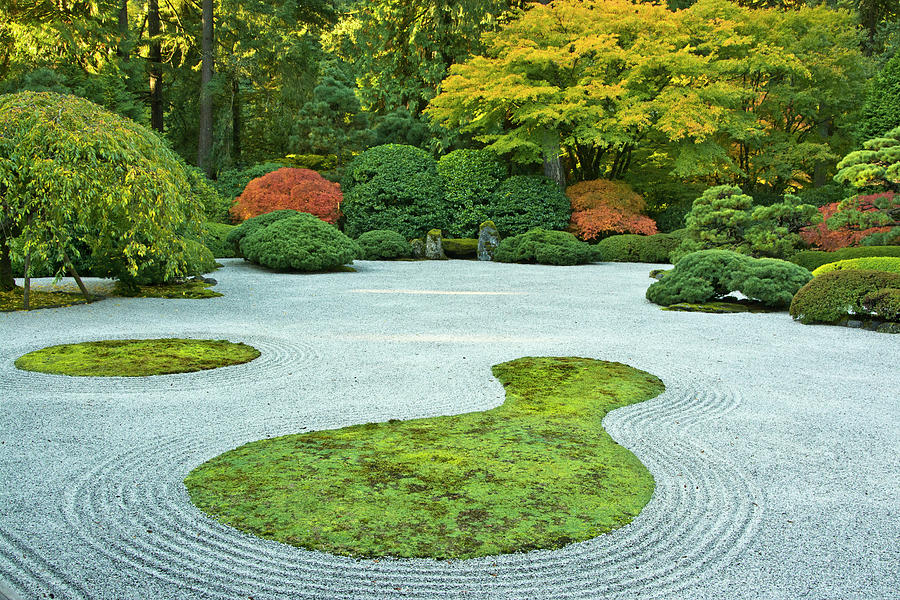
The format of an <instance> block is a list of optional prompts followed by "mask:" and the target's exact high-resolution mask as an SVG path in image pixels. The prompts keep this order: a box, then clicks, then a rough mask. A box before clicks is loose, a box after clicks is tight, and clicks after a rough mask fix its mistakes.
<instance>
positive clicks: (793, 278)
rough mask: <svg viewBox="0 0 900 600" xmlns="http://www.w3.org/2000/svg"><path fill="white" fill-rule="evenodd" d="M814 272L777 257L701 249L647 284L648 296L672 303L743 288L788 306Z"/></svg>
mask: <svg viewBox="0 0 900 600" xmlns="http://www.w3.org/2000/svg"><path fill="white" fill-rule="evenodd" d="M811 278H812V274H811V273H810V272H809V271H807V270H806V269H804V268H803V267H800V266H798V265H795V264H793V263H789V262H787V261H783V260H778V259H775V258H751V257H749V256H746V255H744V254H739V253H737V252H732V251H729V250H701V251H699V252H694V253H692V254H688V255H687V256H685V257H684V258H682V259H681V260H679V261H678V262H677V263H675V268H674V269H672V271H671V272H669V273H667V274H666V276H665V277H663V278H662V279H661V280H660V281H657V282H655V283H653V284H651V285H650V287H649V288H647V299H648V300H649V301H650V302H653V303H654V304H660V305H662V306H670V305H672V304H677V303H680V302H690V303H698V302H708V301H710V300H713V299H715V298H722V297H724V296H726V295H727V294H729V293H731V292H735V291H738V292H741V293H742V294H744V295H745V296H747V297H748V298H750V299H752V300H758V301H759V302H761V303H762V304H764V305H766V306H772V307H782V306H784V307H786V306H788V305H789V304H790V303H791V298H793V296H794V294H795V293H796V292H797V290H798V289H800V288H801V287H802V286H803V285H804V284H805V283H806V282H808V281H809V280H810V279H811Z"/></svg>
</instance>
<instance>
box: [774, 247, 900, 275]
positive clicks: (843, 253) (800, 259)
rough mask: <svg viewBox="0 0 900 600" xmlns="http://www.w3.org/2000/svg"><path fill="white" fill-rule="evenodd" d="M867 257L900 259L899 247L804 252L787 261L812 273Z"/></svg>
mask: <svg viewBox="0 0 900 600" xmlns="http://www.w3.org/2000/svg"><path fill="white" fill-rule="evenodd" d="M867 256H897V257H900V246H859V247H857V248H841V249H840V250H835V251H834V252H824V251H822V250H804V251H802V252H798V253H797V254H795V255H794V256H792V257H791V258H790V259H789V260H790V261H791V262H792V263H794V264H798V265H800V266H801V267H803V268H805V269H809V270H810V271H814V270H815V269H818V268H819V267H821V266H822V265H827V264H828V263H831V262H837V261H839V260H847V259H850V258H863V257H867Z"/></svg>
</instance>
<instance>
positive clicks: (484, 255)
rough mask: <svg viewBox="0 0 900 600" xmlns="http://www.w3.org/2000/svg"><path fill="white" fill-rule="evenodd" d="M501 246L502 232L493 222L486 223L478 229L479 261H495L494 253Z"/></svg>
mask: <svg viewBox="0 0 900 600" xmlns="http://www.w3.org/2000/svg"><path fill="white" fill-rule="evenodd" d="M499 245H500V232H499V231H497V227H496V226H495V225H494V222H493V221H485V222H484V223H482V224H481V227H480V228H479V229H478V260H494V251H495V250H496V249H497V246H499Z"/></svg>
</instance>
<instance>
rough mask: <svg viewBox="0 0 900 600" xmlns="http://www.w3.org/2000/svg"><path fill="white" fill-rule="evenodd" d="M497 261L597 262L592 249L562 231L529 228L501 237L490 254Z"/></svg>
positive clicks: (541, 262) (579, 263)
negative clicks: (492, 253)
mask: <svg viewBox="0 0 900 600" xmlns="http://www.w3.org/2000/svg"><path fill="white" fill-rule="evenodd" d="M494 260H495V261H497V262H521V263H538V264H542V265H583V264H587V263H590V262H594V261H595V260H597V253H596V250H595V249H594V247H593V246H591V245H590V244H588V243H586V242H582V241H581V240H579V239H578V238H576V237H575V236H574V235H572V234H571V233H568V232H565V231H547V230H545V229H532V230H531V231H528V232H526V233H521V234H519V235H516V236H513V237H508V238H505V239H504V240H503V241H501V242H500V245H499V246H497V250H496V252H495V253H494Z"/></svg>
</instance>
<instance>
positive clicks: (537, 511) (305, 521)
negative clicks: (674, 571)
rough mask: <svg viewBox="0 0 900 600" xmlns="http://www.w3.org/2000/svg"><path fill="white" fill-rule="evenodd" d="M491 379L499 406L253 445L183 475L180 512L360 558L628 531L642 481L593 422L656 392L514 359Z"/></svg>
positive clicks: (643, 377)
mask: <svg viewBox="0 0 900 600" xmlns="http://www.w3.org/2000/svg"><path fill="white" fill-rule="evenodd" d="M494 375H495V376H496V377H497V378H498V379H499V380H500V381H501V382H502V383H503V385H504V386H505V387H506V402H505V403H504V404H503V405H502V406H499V407H497V408H494V409H491V410H487V411H484V412H475V413H468V414H463V415H455V416H449V417H434V418H428V419H415V420H410V421H394V420H392V421H389V422H387V423H370V424H367V425H357V426H353V427H345V428H343V429H337V430H332V431H317V432H312V433H304V434H296V435H288V436H283V437H279V438H272V439H267V440H260V441H257V442H252V443H249V444H246V445H244V446H241V447H239V448H236V449H234V450H231V451H229V452H226V453H225V454H222V455H220V456H218V457H216V458H214V459H212V460H210V461H208V462H206V463H204V464H202V465H200V466H199V467H197V468H196V469H194V471H192V472H191V473H190V474H189V475H188V477H187V479H186V480H185V484H186V486H187V489H188V492H189V494H190V496H191V500H192V501H193V502H194V503H195V504H196V505H197V506H198V507H199V508H200V509H202V510H204V511H206V512H207V513H209V514H210V515H212V516H213V517H215V518H216V519H218V520H220V521H222V522H223V523H226V524H228V525H231V526H233V527H236V528H237V529H240V530H243V531H246V532H249V533H252V534H255V535H258V536H261V537H264V538H269V539H273V540H277V541H280V542H284V543H287V544H292V545H295V546H300V547H304V548H310V549H314V550H322V551H326V552H332V553H335V554H342V555H350V556H364V557H378V556H397V557H431V558H437V559H449V558H471V557H476V556H487V555H494V554H502V553H510V552H517V551H525V550H531V549H537V548H558V547H561V546H563V545H565V544H568V543H571V542H577V541H581V540H586V539H589V538H592V537H595V536H597V535H600V534H602V533H605V532H608V531H610V530H612V529H616V528H618V527H622V526H623V525H625V524H627V523H629V522H630V521H631V520H632V519H633V518H634V517H635V516H636V515H637V514H638V513H639V512H640V511H641V509H642V508H643V507H644V505H645V504H646V503H647V502H648V501H649V500H650V496H651V495H652V493H653V489H654V482H653V477H652V476H651V475H650V473H649V471H647V469H646V468H645V467H644V466H643V465H642V464H641V463H640V461H638V459H637V458H636V457H635V456H634V455H633V454H632V453H631V452H629V451H628V450H626V449H625V448H623V447H622V446H619V445H618V444H616V443H615V442H614V441H613V440H612V438H610V436H609V434H607V433H606V431H605V430H604V429H603V427H602V425H601V421H602V419H603V417H604V416H605V415H606V413H607V412H609V411H610V410H612V409H614V408H618V407H620V406H625V405H627V404H633V403H635V402H641V401H643V400H647V399H649V398H652V397H654V396H656V395H657V394H659V393H660V392H662V391H663V389H664V386H663V384H662V382H661V381H660V380H659V379H658V378H656V377H654V376H653V375H650V374H649V373H646V372H644V371H639V370H637V369H634V368H632V367H629V366H627V365H623V364H620V363H609V362H602V361H597V360H591V359H584V358H522V359H518V360H515V361H512V362H508V363H503V364H500V365H497V366H495V367H494Z"/></svg>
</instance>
